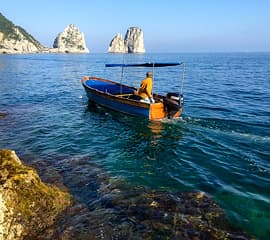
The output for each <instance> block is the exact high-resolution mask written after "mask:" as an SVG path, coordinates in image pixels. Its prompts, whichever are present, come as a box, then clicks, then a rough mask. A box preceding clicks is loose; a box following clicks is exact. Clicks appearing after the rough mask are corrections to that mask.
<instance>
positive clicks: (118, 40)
mask: <svg viewBox="0 0 270 240" xmlns="http://www.w3.org/2000/svg"><path fill="white" fill-rule="evenodd" d="M108 52H111V53H126V52H127V47H126V46H125V42H124V39H123V36H122V34H121V33H117V34H116V36H115V37H114V38H113V39H112V41H111V43H110V45H109V48H108Z"/></svg>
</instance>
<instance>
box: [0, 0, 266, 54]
mask: <svg viewBox="0 0 270 240" xmlns="http://www.w3.org/2000/svg"><path fill="white" fill-rule="evenodd" d="M0 12H1V13H2V14H3V15H4V16H5V17H7V18H8V19H9V20H11V21H12V22H13V23H14V24H16V25H20V26H21V27H23V28H24V29H25V30H27V31H28V32H29V33H30V34H31V35H33V36H34V37H35V38H36V39H37V40H38V41H40V42H41V43H42V44H44V45H45V46H48V47H51V46H52V44H53V41H54V39H55V37H56V36H57V34H58V33H59V32H62V31H63V30H64V28H65V27H66V26H67V25H68V24H70V23H73V24H75V25H76V26H77V27H78V28H79V29H80V30H81V31H82V32H84V34H85V38H86V44H87V46H88V48H89V49H90V51H91V52H97V53H98V52H106V51H107V48H108V45H109V43H110V41H111V39H112V38H113V37H114V36H115V35H116V33H118V32H121V33H122V34H123V35H125V33H126V30H127V28H128V27H131V26H138V27H140V28H141V29H142V30H143V32H144V43H145V48H146V51H147V52H235V51H270V1H269V0H185V1H182V0H163V1H161V0H136V1H135V0H134V1H130V0H125V1H124V0H107V1H106V0H76V1H72V0H55V1H52V0H0Z"/></svg>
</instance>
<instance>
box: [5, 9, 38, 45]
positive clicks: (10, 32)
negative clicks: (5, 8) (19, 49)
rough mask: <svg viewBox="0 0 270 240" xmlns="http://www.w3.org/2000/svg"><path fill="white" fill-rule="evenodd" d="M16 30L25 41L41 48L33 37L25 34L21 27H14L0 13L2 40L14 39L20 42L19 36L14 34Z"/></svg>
mask: <svg viewBox="0 0 270 240" xmlns="http://www.w3.org/2000/svg"><path fill="white" fill-rule="evenodd" d="M16 29H18V30H19V31H20V32H21V34H22V35H23V36H24V38H25V39H26V40H28V41H29V42H32V43H33V44H34V45H35V46H37V47H42V45H41V44H40V43H39V42H38V41H37V40H36V39H35V38H34V37H33V36H31V35H30V34H29V33H27V32H26V31H25V30H24V29H23V28H22V27H20V26H16V25H15V24H13V23H12V22H11V21H9V20H8V19H7V18H6V17H5V16H4V15H3V14H2V13H0V32H2V33H3V39H15V40H18V41H20V40H21V39H20V35H19V34H18V33H17V32H16ZM0 41H1V38H0Z"/></svg>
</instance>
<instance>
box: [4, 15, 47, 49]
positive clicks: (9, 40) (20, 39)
mask: <svg viewBox="0 0 270 240" xmlns="http://www.w3.org/2000/svg"><path fill="white" fill-rule="evenodd" d="M44 49H45V47H44V46H43V45H42V44H40V43H39V42H38V41H37V40H36V39H34V37H32V36H31V35H30V34H29V33H27V32H26V31H25V30H24V29H23V28H22V27H20V26H15V25H14V24H13V23H12V22H11V21H9V20H8V19H7V18H5V17H4V16H3V15H2V14H1V13H0V54H1V53H36V52H40V51H42V50H44Z"/></svg>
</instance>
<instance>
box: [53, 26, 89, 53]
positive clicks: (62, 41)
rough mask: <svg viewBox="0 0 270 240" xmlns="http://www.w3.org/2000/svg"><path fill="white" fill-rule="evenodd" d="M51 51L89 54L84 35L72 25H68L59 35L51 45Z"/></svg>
mask: <svg viewBox="0 0 270 240" xmlns="http://www.w3.org/2000/svg"><path fill="white" fill-rule="evenodd" d="M53 51H56V52H60V53H89V50H88V48H87V47H86V43H85V38H84V34H83V33H82V32H81V31H80V30H79V29H78V28H77V27H76V26H75V25H74V24H70V25H68V26H67V27H66V28H65V29H64V31H63V32H62V33H59V34H58V36H57V37H56V39H55V41H54V44H53Z"/></svg>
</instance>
